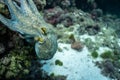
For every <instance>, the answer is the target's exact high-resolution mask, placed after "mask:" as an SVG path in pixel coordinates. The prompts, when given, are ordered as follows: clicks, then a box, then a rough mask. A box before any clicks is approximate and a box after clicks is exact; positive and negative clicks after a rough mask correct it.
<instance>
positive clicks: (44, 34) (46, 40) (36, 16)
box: [0, 0, 58, 59]
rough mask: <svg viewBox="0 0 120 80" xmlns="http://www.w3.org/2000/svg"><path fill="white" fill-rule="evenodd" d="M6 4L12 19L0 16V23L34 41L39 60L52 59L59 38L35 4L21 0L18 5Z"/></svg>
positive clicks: (7, 0)
mask: <svg viewBox="0 0 120 80" xmlns="http://www.w3.org/2000/svg"><path fill="white" fill-rule="evenodd" d="M4 3H5V4H6V5H7V6H8V9H9V12H10V15H11V19H7V18H5V17H4V16H2V15H1V14H0V21H1V22H2V23H3V24H5V25H6V26H7V27H8V28H9V29H11V30H13V31H16V32H19V33H20V34H22V35H24V37H25V39H26V40H27V41H30V39H33V40H32V41H34V42H35V51H36V54H37V56H38V58H39V59H51V58H52V57H53V56H54V54H55V53H56V50H57V46H58V45H57V37H56V35H55V33H54V31H53V26H52V25H50V24H48V23H46V22H45V21H44V19H43V17H42V15H41V14H40V13H39V11H38V10H37V8H36V5H35V4H34V2H33V1H32V0H20V5H18V4H17V3H16V2H14V1H13V0H4ZM43 29H44V30H43ZM36 38H38V39H36Z"/></svg>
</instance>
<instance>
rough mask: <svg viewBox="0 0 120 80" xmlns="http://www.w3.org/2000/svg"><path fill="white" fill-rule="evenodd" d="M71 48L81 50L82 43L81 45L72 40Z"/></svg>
mask: <svg viewBox="0 0 120 80" xmlns="http://www.w3.org/2000/svg"><path fill="white" fill-rule="evenodd" d="M71 48H72V49H75V50H77V51H80V50H82V48H83V45H82V44H81V43H80V42H79V41H76V42H73V43H72V44H71Z"/></svg>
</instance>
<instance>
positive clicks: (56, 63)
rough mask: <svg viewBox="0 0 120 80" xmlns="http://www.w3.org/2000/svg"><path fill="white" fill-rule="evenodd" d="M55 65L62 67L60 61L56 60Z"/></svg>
mask: <svg viewBox="0 0 120 80" xmlns="http://www.w3.org/2000/svg"><path fill="white" fill-rule="evenodd" d="M55 65H58V66H63V62H61V61H60V60H58V59H57V60H56V61H55Z"/></svg>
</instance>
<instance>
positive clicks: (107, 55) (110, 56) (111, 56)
mask: <svg viewBox="0 0 120 80" xmlns="http://www.w3.org/2000/svg"><path fill="white" fill-rule="evenodd" d="M100 57H102V58H103V59H107V58H109V59H112V58H113V53H112V51H105V52H103V53H102V54H101V55H100Z"/></svg>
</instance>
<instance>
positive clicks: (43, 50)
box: [35, 34, 58, 60]
mask: <svg viewBox="0 0 120 80" xmlns="http://www.w3.org/2000/svg"><path fill="white" fill-rule="evenodd" d="M35 40H36V43H35V51H36V54H37V56H38V58H39V59H41V60H47V59H51V58H52V57H53V56H54V54H55V53H56V51H57V47H58V45H57V37H56V36H55V35H54V34H48V35H47V36H46V37H44V38H40V37H36V38H35Z"/></svg>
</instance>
